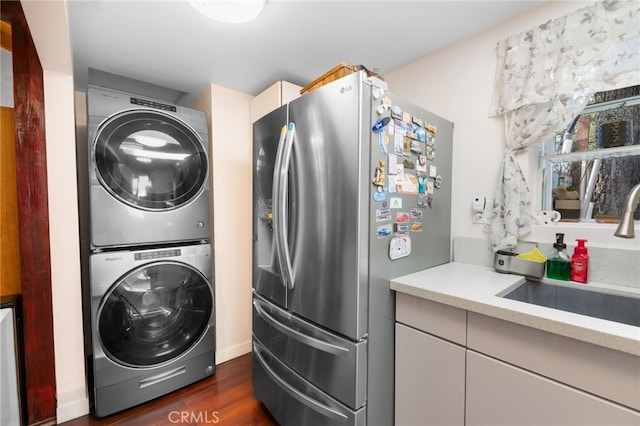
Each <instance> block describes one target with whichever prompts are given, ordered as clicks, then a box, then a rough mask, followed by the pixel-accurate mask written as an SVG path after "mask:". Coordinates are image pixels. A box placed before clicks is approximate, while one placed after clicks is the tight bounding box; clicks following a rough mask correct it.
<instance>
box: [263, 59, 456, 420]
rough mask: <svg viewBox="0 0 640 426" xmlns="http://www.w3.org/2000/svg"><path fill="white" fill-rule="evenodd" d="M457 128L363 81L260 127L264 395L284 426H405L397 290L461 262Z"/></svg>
mask: <svg viewBox="0 0 640 426" xmlns="http://www.w3.org/2000/svg"><path fill="white" fill-rule="evenodd" d="M407 118H409V120H407ZM414 122H415V123H414ZM403 123H404V124H403ZM416 123H417V124H416ZM425 123H428V125H429V126H430V127H429V129H431V130H435V129H436V128H437V144H433V143H432V144H431V148H430V152H427V151H428V149H427V142H428V141H427V140H424V139H425V138H424V137H423V136H424V135H426V131H424V129H425V126H426V124H425ZM414 126H417V127H416V128H415V129H414ZM391 127H393V129H391ZM416 129H417V130H418V133H419V134H418V135H415V136H414V137H415V140H416V143H415V144H414V145H415V146H413V148H414V149H413V151H412V146H411V143H410V141H409V140H408V139H407V137H405V136H404V133H405V130H406V133H412V134H414V133H415V132H411V130H416ZM452 129H453V125H452V123H450V122H448V121H446V120H444V119H442V118H440V117H438V116H436V115H434V114H431V113H428V112H426V111H424V110H421V109H419V108H416V107H415V106H413V105H410V104H408V103H406V102H404V101H402V100H401V99H399V98H396V97H395V96H393V95H392V94H390V93H389V92H387V90H386V84H385V83H384V82H382V81H380V80H378V79H369V78H367V77H366V76H365V75H364V74H363V73H362V72H359V73H355V74H352V75H350V76H347V77H345V78H342V79H340V80H337V81H335V82H333V83H330V84H328V85H326V86H324V87H322V88H320V89H317V90H315V91H313V92H310V93H309V94H306V95H304V96H302V97H300V98H298V99H296V100H294V101H292V102H291V103H289V104H288V105H285V106H283V107H281V108H279V109H278V110H276V111H274V112H273V113H271V114H269V115H267V116H265V117H263V118H262V119H260V120H259V121H257V122H256V123H255V124H254V151H253V154H254V194H253V195H254V205H253V209H254V221H253V233H254V249H253V265H254V266H253V287H254V297H253V346H254V367H253V370H254V389H255V395H256V397H257V399H259V400H261V401H262V402H264V403H265V405H266V406H267V408H268V409H269V410H270V411H271V413H272V414H273V415H274V417H275V418H276V419H277V420H278V421H279V422H280V423H281V424H283V425H287V424H291V425H294V424H321V425H324V424H326V425H330V424H358V425H364V424H367V423H369V424H392V423H393V386H394V382H393V378H394V376H393V368H394V359H393V344H394V343H393V342H394V339H393V337H394V334H393V333H394V331H393V323H394V319H395V310H394V301H395V299H394V295H393V292H392V291H391V290H390V289H389V279H390V278H392V277H394V276H399V275H403V274H406V273H410V272H414V271H417V270H420V269H424V268H427V267H430V266H435V265H438V264H442V263H446V262H449V261H450V247H451V246H450V231H449V230H450V213H451V210H450V209H451V208H450V204H451V203H450V200H451V191H450V181H451V151H452V147H451V139H452ZM399 133H403V134H402V135H399ZM432 133H433V134H435V131H433V132H432ZM431 136H433V135H431ZM405 139H407V140H405ZM420 139H422V140H420ZM432 139H434V138H432ZM431 142H434V141H433V140H432V141H431ZM398 144H399V145H402V149H399V148H398V147H397V146H396V145H398ZM436 146H437V149H435V150H434V147H436ZM436 152H437V155H434V154H435V153H436ZM427 154H429V156H428V158H430V160H429V161H427V163H424V164H423V163H418V161H420V160H424V159H426V158H427ZM389 162H392V163H394V164H393V167H394V169H393V170H390V169H389V168H388V167H389V165H388V164H387V163H389ZM396 163H399V164H400V165H402V167H400V168H398V166H397V164H396ZM427 165H429V166H431V168H428V167H427ZM412 166H413V169H411V167H412ZM417 169H420V170H422V172H420V173H418V172H417ZM430 175H432V176H431V177H430ZM400 176H402V177H404V176H407V178H406V179H407V180H408V181H409V182H404V181H403V179H400ZM418 179H420V182H421V183H422V184H424V185H423V186H424V187H426V186H427V185H428V186H429V193H427V192H428V191H426V190H423V189H424V188H421V189H420V190H423V191H422V192H420V191H419V190H418V188H417V186H416V187H415V188H414V187H413V186H412V184H413V181H416V182H417V181H418ZM436 183H437V189H436Z"/></svg>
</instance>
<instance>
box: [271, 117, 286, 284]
mask: <svg viewBox="0 0 640 426" xmlns="http://www.w3.org/2000/svg"><path fill="white" fill-rule="evenodd" d="M286 136H287V125H284V126H282V129H281V130H280V139H279V140H278V148H277V150H276V162H275V165H274V170H275V171H274V173H273V188H272V191H271V193H272V194H273V195H272V197H273V217H274V220H273V222H272V223H273V235H274V243H275V249H276V250H275V252H276V258H277V259H278V269H279V270H280V276H281V277H282V276H283V275H284V272H283V271H282V263H281V261H280V259H281V258H282V255H281V252H282V248H281V246H280V239H279V237H278V235H280V226H281V225H280V220H278V219H277V218H278V216H279V205H280V202H279V199H280V194H279V188H280V172H279V170H280V167H281V165H282V152H283V151H284V141H285V138H286ZM282 280H283V281H282V285H283V286H284V287H286V286H287V283H286V282H285V281H284V278H283V279H282Z"/></svg>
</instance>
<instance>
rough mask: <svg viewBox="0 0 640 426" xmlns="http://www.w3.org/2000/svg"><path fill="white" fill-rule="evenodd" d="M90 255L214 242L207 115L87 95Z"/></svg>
mask: <svg viewBox="0 0 640 426" xmlns="http://www.w3.org/2000/svg"><path fill="white" fill-rule="evenodd" d="M87 115H88V117H87V132H88V137H89V138H88V139H89V150H88V151H89V201H90V205H89V210H90V222H91V249H92V250H96V249H98V250H99V249H101V248H103V247H125V246H135V245H145V244H164V243H167V242H176V241H197V240H207V241H208V240H209V239H210V229H211V223H210V222H211V220H210V207H209V192H210V191H209V162H208V146H209V136H208V130H207V128H208V127H207V118H206V113H205V112H203V111H198V110H194V109H190V108H185V107H181V106H177V105H171V104H167V103H162V102H160V101H157V100H153V99H148V98H143V97H140V96H136V95H133V94H129V93H124V92H119V91H116V90H111V89H104V88H99V87H93V86H90V87H89V88H88V90H87Z"/></svg>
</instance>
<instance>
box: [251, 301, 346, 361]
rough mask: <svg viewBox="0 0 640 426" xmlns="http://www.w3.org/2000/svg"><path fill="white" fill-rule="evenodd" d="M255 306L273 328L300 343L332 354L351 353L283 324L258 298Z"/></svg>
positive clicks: (254, 302)
mask: <svg viewBox="0 0 640 426" xmlns="http://www.w3.org/2000/svg"><path fill="white" fill-rule="evenodd" d="M253 306H254V307H255V308H256V312H258V315H260V316H261V317H262V318H263V319H264V320H265V321H266V322H267V323H269V325H271V326H272V327H273V328H275V329H276V330H278V331H280V332H281V333H283V334H286V335H287V336H289V337H291V338H292V339H294V340H297V341H299V342H300V343H303V344H305V345H307V346H310V347H312V348H314V349H317V350H319V351H322V352H326V353H330V354H332V355H336V356H347V355H349V349H347V348H343V347H341V346H337V345H334V344H331V343H328V342H325V341H322V340H320V339H317V338H315V337H311V336H308V335H306V334H303V333H301V332H299V331H297V330H294V329H293V328H291V327H288V326H286V325H285V324H282V323H281V322H280V321H278V320H277V319H275V318H274V317H272V316H271V315H269V313H268V312H266V311H265V310H264V309H263V308H262V306H261V303H260V302H259V301H258V300H255V299H254V301H253Z"/></svg>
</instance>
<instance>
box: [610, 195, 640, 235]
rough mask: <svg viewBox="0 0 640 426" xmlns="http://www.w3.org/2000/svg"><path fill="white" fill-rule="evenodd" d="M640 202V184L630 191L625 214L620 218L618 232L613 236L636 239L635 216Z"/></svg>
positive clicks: (625, 205)
mask: <svg viewBox="0 0 640 426" xmlns="http://www.w3.org/2000/svg"><path fill="white" fill-rule="evenodd" d="M638 201H640V183H639V184H637V185H636V186H634V187H633V188H631V191H629V195H628V196H627V201H626V202H625V204H624V213H623V214H622V217H621V218H620V223H619V224H618V229H616V232H615V234H613V235H615V236H616V237H622V238H635V234H634V232H633V215H634V212H635V211H636V207H637V206H638Z"/></svg>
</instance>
